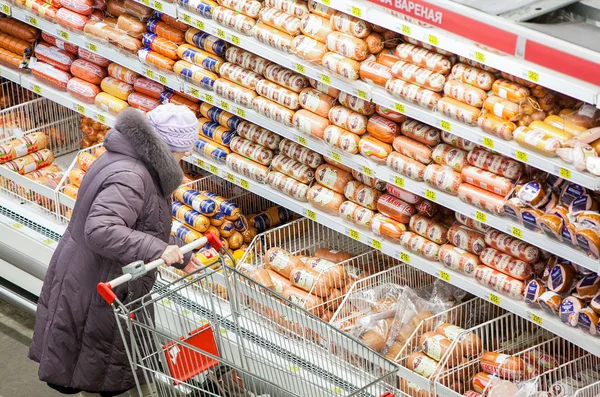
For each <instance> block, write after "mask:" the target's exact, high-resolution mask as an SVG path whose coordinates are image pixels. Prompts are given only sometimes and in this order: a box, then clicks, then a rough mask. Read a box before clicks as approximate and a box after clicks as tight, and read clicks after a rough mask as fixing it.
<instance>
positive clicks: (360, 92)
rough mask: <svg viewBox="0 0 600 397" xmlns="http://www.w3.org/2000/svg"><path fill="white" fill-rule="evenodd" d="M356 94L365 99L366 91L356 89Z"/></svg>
mask: <svg viewBox="0 0 600 397" xmlns="http://www.w3.org/2000/svg"><path fill="white" fill-rule="evenodd" d="M356 96H357V97H359V98H362V99H367V93H366V92H364V91H363V90H356Z"/></svg>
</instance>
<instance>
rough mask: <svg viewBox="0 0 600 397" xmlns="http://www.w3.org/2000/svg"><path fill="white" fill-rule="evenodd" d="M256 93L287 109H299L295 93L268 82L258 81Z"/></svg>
mask: <svg viewBox="0 0 600 397" xmlns="http://www.w3.org/2000/svg"><path fill="white" fill-rule="evenodd" d="M256 92H257V93H258V95H260V96H263V97H265V98H267V99H270V100H272V101H274V102H277V103H278V104H280V105H282V106H285V107H286V108H288V109H291V110H296V109H298V108H299V107H300V103H299V99H298V94H297V93H295V92H294V91H291V90H288V89H287V88H284V87H282V86H280V85H278V84H275V83H272V82H270V81H268V80H264V79H263V80H259V81H258V82H257V83H256Z"/></svg>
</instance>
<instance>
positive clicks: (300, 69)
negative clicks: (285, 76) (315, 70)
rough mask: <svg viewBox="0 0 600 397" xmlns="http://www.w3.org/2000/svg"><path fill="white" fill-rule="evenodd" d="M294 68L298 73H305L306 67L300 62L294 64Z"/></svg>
mask: <svg viewBox="0 0 600 397" xmlns="http://www.w3.org/2000/svg"><path fill="white" fill-rule="evenodd" d="M294 69H296V72H298V73H302V74H304V73H306V68H305V67H304V65H303V64H301V63H296V64H294Z"/></svg>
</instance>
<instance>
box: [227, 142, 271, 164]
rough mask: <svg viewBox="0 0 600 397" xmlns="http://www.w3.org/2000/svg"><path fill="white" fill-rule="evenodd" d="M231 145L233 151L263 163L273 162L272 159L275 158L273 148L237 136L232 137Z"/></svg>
mask: <svg viewBox="0 0 600 397" xmlns="http://www.w3.org/2000/svg"><path fill="white" fill-rule="evenodd" d="M229 147H230V148H231V150H232V151H234V152H236V153H238V154H241V155H242V156H244V157H247V158H249V159H251V160H253V161H256V162H257V163H259V164H262V165H269V164H271V160H272V159H273V152H272V151H271V150H269V149H267V148H265V147H264V146H261V145H257V144H256V143H253V142H252V141H249V140H247V139H244V138H240V137H237V136H235V137H233V138H232V139H231V142H230V144H229Z"/></svg>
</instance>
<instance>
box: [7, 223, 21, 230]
mask: <svg viewBox="0 0 600 397" xmlns="http://www.w3.org/2000/svg"><path fill="white" fill-rule="evenodd" d="M10 225H11V226H12V227H13V228H14V229H17V230H19V229H23V225H21V224H20V223H17V222H14V223H11V224H10Z"/></svg>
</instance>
